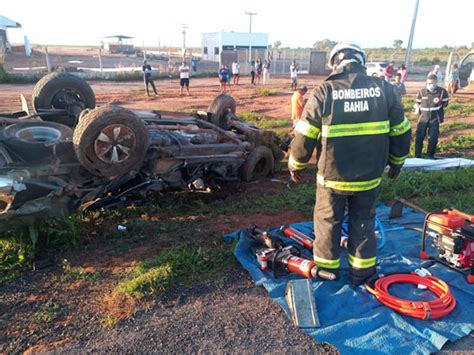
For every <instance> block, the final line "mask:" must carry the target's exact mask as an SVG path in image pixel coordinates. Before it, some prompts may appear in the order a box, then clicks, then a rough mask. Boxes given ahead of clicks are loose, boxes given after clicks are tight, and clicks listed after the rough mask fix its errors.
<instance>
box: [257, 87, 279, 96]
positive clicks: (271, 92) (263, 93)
mask: <svg viewBox="0 0 474 355" xmlns="http://www.w3.org/2000/svg"><path fill="white" fill-rule="evenodd" d="M257 92H258V94H259V95H260V96H274V95H276V91H275V90H272V89H268V88H260V89H258V90H257Z"/></svg>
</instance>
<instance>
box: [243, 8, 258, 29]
mask: <svg viewBox="0 0 474 355" xmlns="http://www.w3.org/2000/svg"><path fill="white" fill-rule="evenodd" d="M245 14H246V15H249V18H250V24H249V33H252V16H255V15H257V13H256V12H250V11H247V12H246V13H245Z"/></svg>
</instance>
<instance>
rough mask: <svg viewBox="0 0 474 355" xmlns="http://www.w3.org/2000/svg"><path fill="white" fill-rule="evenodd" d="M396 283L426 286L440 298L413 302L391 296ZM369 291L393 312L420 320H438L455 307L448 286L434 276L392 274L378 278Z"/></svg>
mask: <svg viewBox="0 0 474 355" xmlns="http://www.w3.org/2000/svg"><path fill="white" fill-rule="evenodd" d="M395 283H409V284H413V285H419V284H421V285H424V286H426V287H427V288H428V290H430V291H431V292H433V293H434V294H435V295H436V296H438V298H437V299H436V300H432V301H428V302H425V301H411V300H405V299H403V298H398V297H395V296H393V295H391V294H390V293H389V292H388V290H389V288H390V286H391V285H393V284H395ZM365 287H366V289H367V291H369V292H370V293H371V294H373V295H374V296H375V297H376V298H377V299H378V300H379V301H380V302H382V303H383V304H384V305H386V306H387V307H390V308H392V309H393V310H395V311H397V312H399V313H402V314H405V315H407V316H410V317H414V318H419V319H437V318H442V317H445V316H446V315H448V314H449V313H450V312H451V311H452V310H453V309H454V307H456V300H455V299H454V297H453V295H452V293H451V290H450V289H449V287H448V285H447V284H446V283H445V282H444V281H443V280H440V279H438V278H436V277H434V276H424V277H422V276H419V275H418V274H415V273H411V274H392V275H387V276H383V277H380V278H378V279H377V280H375V282H373V287H372V286H371V285H369V284H368V283H367V284H366V285H365Z"/></svg>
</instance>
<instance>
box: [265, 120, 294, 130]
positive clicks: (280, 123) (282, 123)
mask: <svg viewBox="0 0 474 355" xmlns="http://www.w3.org/2000/svg"><path fill="white" fill-rule="evenodd" d="M258 126H259V127H260V128H262V129H273V128H283V127H290V123H289V122H288V121H287V120H278V119H268V120H266V121H263V122H261V123H260V124H258Z"/></svg>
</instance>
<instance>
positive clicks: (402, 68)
mask: <svg viewBox="0 0 474 355" xmlns="http://www.w3.org/2000/svg"><path fill="white" fill-rule="evenodd" d="M398 72H399V73H400V74H401V76H402V77H401V78H400V82H401V83H404V82H405V81H407V79H408V70H407V67H406V66H405V64H402V65H401V66H400V69H399V70H398Z"/></svg>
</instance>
